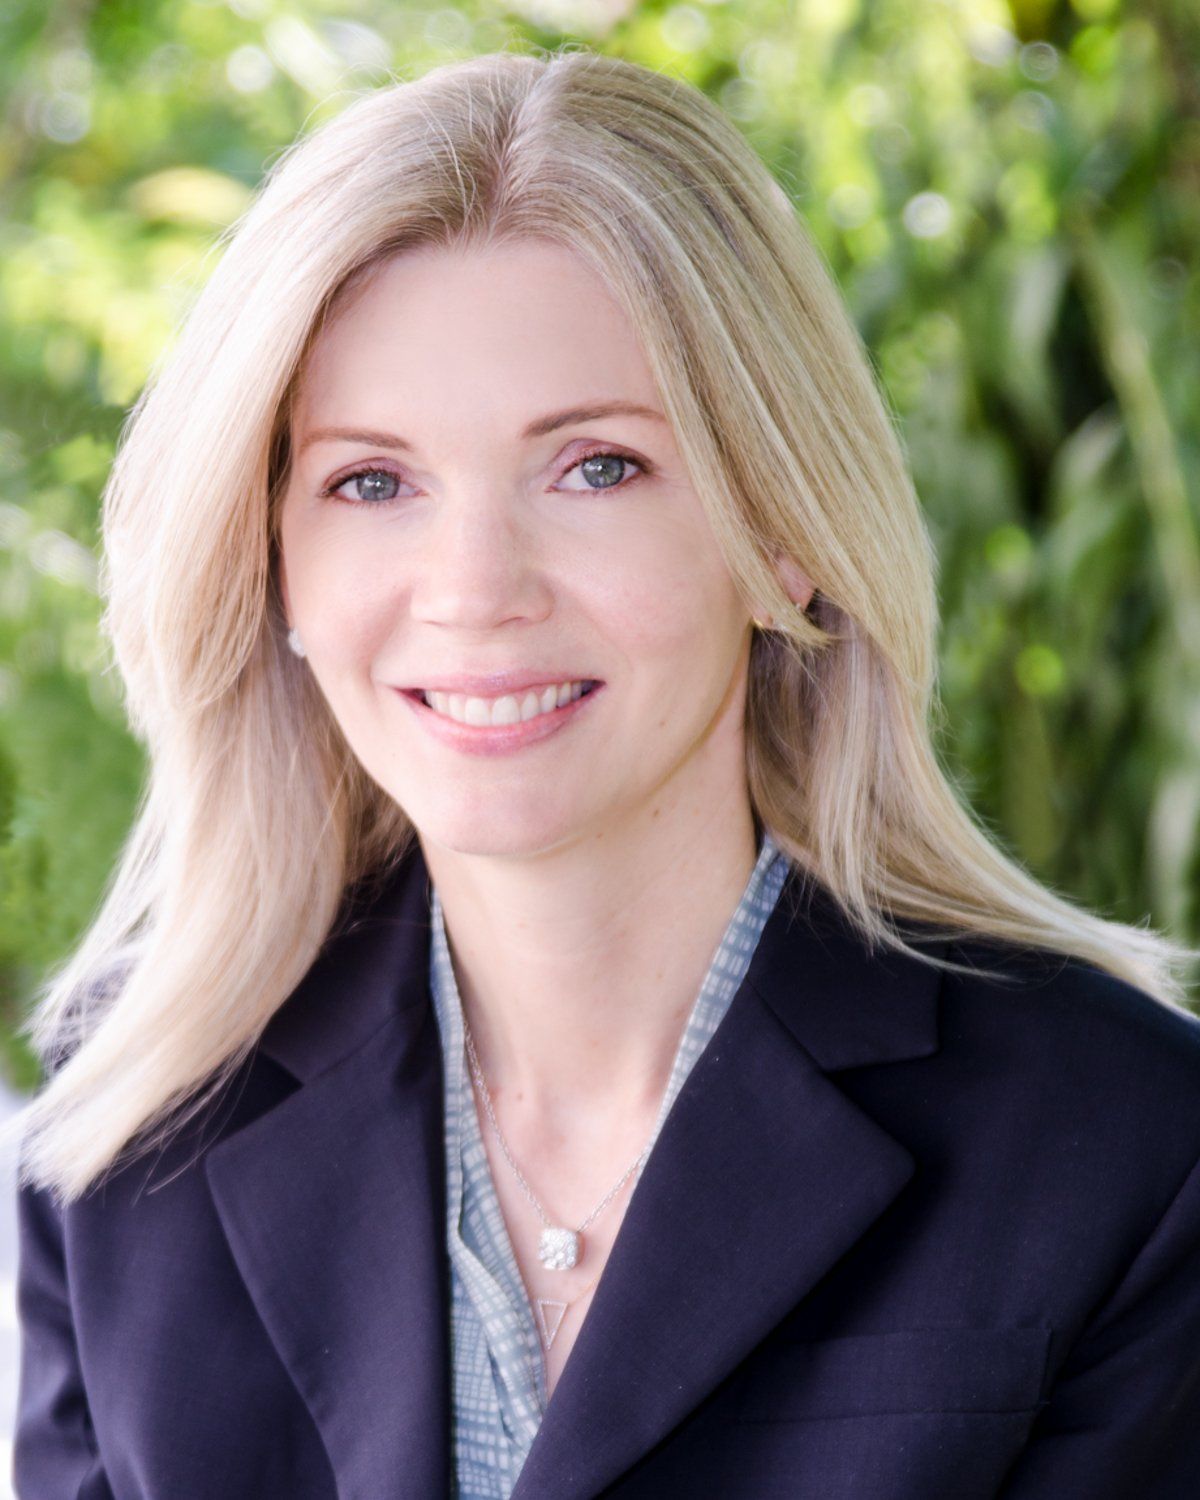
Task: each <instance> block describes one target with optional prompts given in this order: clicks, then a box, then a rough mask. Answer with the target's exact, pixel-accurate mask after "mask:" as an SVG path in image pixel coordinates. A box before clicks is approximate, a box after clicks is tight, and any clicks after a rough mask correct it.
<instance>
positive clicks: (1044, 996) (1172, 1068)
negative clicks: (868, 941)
mask: <svg viewBox="0 0 1200 1500" xmlns="http://www.w3.org/2000/svg"><path fill="white" fill-rule="evenodd" d="M946 957H947V958H948V959H949V961H950V962H951V963H954V964H958V965H963V966H965V969H966V972H959V971H952V970H947V971H946V973H945V978H944V982H943V986H942V1007H941V1009H942V1016H941V1020H942V1040H943V1045H944V1046H945V1047H946V1048H947V1049H949V1050H950V1051H951V1052H952V1053H960V1054H965V1055H967V1056H970V1057H972V1058H974V1059H975V1060H976V1061H977V1062H978V1063H979V1065H980V1066H984V1065H985V1064H984V1059H985V1057H986V1058H989V1059H990V1060H991V1063H990V1066H991V1067H993V1068H999V1069H1001V1070H1003V1071H1006V1072H1007V1073H1008V1075H1009V1076H1010V1077H1011V1078H1012V1079H1013V1080H1016V1081H1017V1082H1018V1085H1019V1086H1020V1085H1024V1086H1025V1087H1026V1088H1027V1089H1028V1091H1029V1092H1030V1094H1031V1095H1032V1094H1038V1095H1039V1096H1048V1097H1050V1098H1051V1099H1053V1101H1055V1104H1056V1106H1057V1108H1058V1110H1059V1111H1060V1112H1061V1113H1062V1114H1063V1115H1065V1116H1068V1117H1070V1116H1075V1117H1077V1118H1080V1119H1092V1120H1094V1119H1096V1118H1097V1117H1098V1116H1100V1115H1106V1116H1107V1117H1108V1118H1109V1119H1110V1120H1113V1119H1115V1120H1117V1121H1118V1122H1120V1123H1122V1124H1123V1125H1124V1126H1125V1127H1126V1129H1127V1130H1128V1131H1131V1132H1135V1133H1142V1132H1143V1131H1144V1132H1146V1133H1148V1134H1154V1133H1157V1132H1160V1131H1161V1132H1164V1133H1167V1134H1169V1135H1170V1136H1172V1137H1173V1138H1175V1139H1176V1140H1178V1141H1180V1142H1184V1141H1186V1142H1188V1143H1190V1149H1191V1150H1192V1151H1193V1155H1196V1154H1200V1017H1197V1016H1196V1015H1195V1014H1193V1013H1192V1012H1191V1011H1189V1010H1184V1009H1182V1008H1180V1007H1177V1006H1174V1005H1171V1004H1168V1003H1167V1002H1165V1001H1162V1000H1159V999H1157V998H1155V997H1154V996H1153V995H1151V994H1149V993H1148V992H1147V991H1145V990H1142V989H1139V988H1138V987H1137V986H1136V985H1134V984H1131V983H1129V982H1128V981H1126V980H1124V979H1120V978H1118V977H1117V976H1116V975H1114V974H1110V973H1109V972H1107V971H1106V970H1103V969H1100V968H1098V967H1096V966H1095V965H1093V964H1090V963H1087V962H1086V961H1084V960H1082V959H1079V958H1075V957H1072V956H1069V955H1066V954H1062V953H1049V952H1036V951H1030V950H1027V949H1019V948H1018V947H1017V946H1016V945H1015V944H1005V943H992V942H983V941H976V940H967V941H959V942H956V943H952V944H950V945H949V947H948V949H947V952H946ZM983 970H987V971H990V972H987V973H984V972H981V971H983Z"/></svg>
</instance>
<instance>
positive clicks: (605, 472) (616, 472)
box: [559, 448, 650, 495]
mask: <svg viewBox="0 0 1200 1500" xmlns="http://www.w3.org/2000/svg"><path fill="white" fill-rule="evenodd" d="M631 465H632V467H633V468H635V469H636V470H637V473H636V474H634V475H633V476H632V477H631V478H630V477H622V474H621V470H622V469H623V468H626V469H627V468H629V467H630V466H631ZM576 469H578V470H579V472H580V474H581V475H582V477H583V480H584V483H583V486H582V488H579V487H573V486H568V487H567V489H568V493H570V494H575V495H580V494H583V493H584V492H585V491H588V490H590V491H592V492H593V493H598V492H599V491H601V490H619V489H626V488H628V486H629V485H631V484H635V483H636V482H637V481H638V480H639V479H641V478H642V477H643V476H644V475H646V474H648V473H649V472H650V466H649V464H644V463H642V461H641V460H640V459H636V458H630V456H629V454H627V453H621V452H620V451H618V450H615V449H612V448H595V449H593V450H592V452H590V453H585V454H584V455H583V457H582V458H577V459H576V460H575V462H574V463H573V464H572V465H571V467H570V468H569V469H567V470H566V472H565V473H564V474H563V476H562V479H565V478H566V477H567V474H573V473H574V472H575V471H576ZM562 479H560V480H559V483H560V484H561V483H562ZM593 481H595V482H594V483H593Z"/></svg>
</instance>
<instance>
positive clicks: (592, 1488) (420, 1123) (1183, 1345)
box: [15, 844, 1200, 1500]
mask: <svg viewBox="0 0 1200 1500" xmlns="http://www.w3.org/2000/svg"><path fill="white" fill-rule="evenodd" d="M793 903H795V906H793ZM428 915H429V888H428V881H427V871H426V868H425V865H424V863H423V861H422V859H421V855H420V849H419V845H415V844H414V846H413V850H412V852H411V853H410V854H409V855H408V856H406V858H405V860H404V861H403V863H402V865H401V866H400V870H399V873H398V875H397V876H396V877H394V878H393V879H392V880H391V881H389V882H388V883H386V884H385V885H383V886H381V887H378V888H377V889H376V890H375V891H374V893H373V894H372V895H371V897H370V900H369V901H367V900H365V899H364V898H363V897H362V896H361V893H360V894H359V896H358V897H357V898H355V899H352V900H348V902H347V905H346V906H345V907H344V909H343V919H342V920H341V921H340V922H339V924H338V929H337V931H335V933H334V934H333V935H332V936H331V938H330V940H329V941H328V942H327V943H326V944H325V946H324V947H323V949H322V952H321V954H320V956H319V957H318V959H317V961H316V962H315V964H314V965H313V967H312V968H311V970H310V971H309V973H308V975H307V976H306V977H305V979H304V980H303V981H302V983H301V984H300V985H299V986H298V988H297V989H296V991H295V992H294V993H293V995H291V996H290V997H289V998H288V1000H287V1001H286V1003H285V1004H284V1005H283V1006H282V1007H281V1008H280V1010H279V1011H278V1012H277V1013H276V1015H275V1017H274V1018H273V1019H272V1021H271V1023H270V1025H269V1027H268V1028H267V1030H266V1032H265V1033H264V1035H263V1037H262V1039H261V1041H260V1043H259V1045H258V1047H257V1048H256V1050H255V1053H254V1054H253V1055H252V1056H251V1057H250V1058H249V1059H247V1062H246V1064H245V1065H244V1066H243V1068H242V1069H241V1071H240V1072H239V1074H238V1075H237V1077H236V1079H235V1080H234V1085H233V1086H232V1087H231V1088H229V1089H228V1090H227V1091H226V1092H225V1093H223V1094H222V1095H221V1097H220V1099H219V1101H217V1103H216V1104H215V1105H214V1106H212V1107H211V1108H209V1109H208V1110H207V1111H202V1112H200V1113H199V1114H198V1115H197V1116H196V1117H195V1120H194V1121H193V1122H189V1125H188V1126H187V1127H186V1128H185V1130H184V1131H183V1132H181V1133H180V1134H179V1135H178V1136H176V1137H175V1139H174V1140H173V1141H172V1142H171V1143H170V1144H169V1145H168V1147H167V1148H166V1149H165V1150H164V1151H163V1152H162V1153H161V1154H160V1155H159V1156H157V1157H142V1158H141V1159H140V1160H139V1161H137V1162H133V1163H127V1164H126V1165H124V1166H123V1167H122V1169H121V1170H120V1171H118V1172H116V1173H114V1174H113V1175H111V1176H110V1177H109V1179H108V1180H107V1181H106V1182H104V1183H103V1184H101V1185H100V1186H99V1187H98V1188H96V1189H94V1190H93V1191H92V1192H91V1193H89V1194H88V1195H86V1196H85V1197H84V1198H82V1199H81V1200H80V1201H78V1202H77V1203H75V1204H73V1205H71V1206H69V1207H67V1208H66V1210H65V1211H60V1210H59V1209H58V1208H56V1206H55V1205H54V1202H53V1200H52V1198H51V1197H50V1196H49V1195H48V1194H46V1193H44V1192H42V1191H34V1190H30V1189H23V1190H21V1192H20V1194H19V1216H20V1266H19V1286H18V1293H19V1307H20V1317H21V1321H22V1331H23V1344H22V1362H21V1371H20V1382H19V1385H20V1393H19V1408H18V1413H17V1426H16V1434H15V1480H16V1487H17V1492H18V1495H19V1496H20V1497H22V1500H109V1497H115V1500H440V1497H444V1496H446V1495H447V1493H448V1476H449V1472H450V1431H449V1428H450V1410H451V1408H450V1370H449V1328H448V1321H449V1319H448V1300H449V1298H448V1260H447V1255H446V1248H445V1239H444V1235H445V1222H444V1161H443V1136H442V1070H441V1050H440V1041H439V1035H438V1030H437V1025H436V1020H435V1017H434V1013H433V1009H432V1004H431V1001H430V998H429V992H428V986H427V980H428V953H429V926H428ZM908 931H909V932H910V934H915V935H917V936H919V933H918V930H917V928H916V927H915V926H914V925H911V924H910V925H909V927H908ZM923 931H924V932H925V933H926V934H928V932H929V931H930V929H923ZM923 941H925V942H926V944H927V946H928V949H929V951H937V952H939V953H941V954H943V955H946V954H949V956H950V957H952V958H953V959H955V960H956V961H958V962H972V961H973V962H974V963H975V964H979V963H981V962H992V963H997V962H999V963H1001V964H1002V965H1003V968H1004V973H1005V976H1006V977H1005V979H1004V981H1003V982H997V981H995V980H985V979H983V978H981V977H979V976H978V975H975V974H970V975H961V974H952V973H949V974H948V973H946V972H945V971H939V970H937V969H935V968H933V967H931V966H929V965H927V964H923V963H921V962H919V961H917V960H913V959H908V958H905V957H901V956H897V955H895V954H888V955H885V954H883V953H882V952H879V951H877V952H876V953H875V954H874V955H872V954H870V953H869V952H868V951H867V950H866V949H865V947H864V946H863V944H862V943H861V941H860V940H859V939H858V938H857V937H856V936H855V935H854V934H853V932H852V930H851V929H850V928H849V927H848V926H847V925H846V923H845V922H844V921H843V920H842V919H841V918H840V916H839V915H838V912H837V910H836V908H835V906H834V904H833V902H832V901H831V900H830V898H829V896H828V894H827V893H826V892H824V891H822V889H821V888H820V887H819V886H817V885H814V884H813V883H811V882H807V883H806V882H804V881H802V880H801V879H800V878H799V876H797V875H796V874H795V872H793V873H792V874H790V875H789V878H788V881H787V884H786V885H785V888H784V890H783V893H782V895H781V897H780V900H779V903H778V905H777V906H776V908H775V910H774V912H773V914H772V916H771V917H770V919H769V921H768V923H767V925H766V927H765V929H764V931H763V934H762V937H761V939H760V942H759V945H758V948H757V949H756V951H755V953H754V957H753V961H752V963H751V965H750V968H749V972H748V973H747V975H746V978H745V981H744V982H743V984H742V985H741V987H740V989H739V990H738V992H737V995H736V997H735V999H734V1001H733V1003H732V1005H731V1007H730V1008H729V1011H728V1012H727V1014H726V1016H725V1017H724V1019H723V1021H722V1024H721V1026H720V1029H719V1030H718V1031H717V1033H716V1034H715V1035H714V1036H713V1038H712V1039H711V1041H710V1042H709V1044H708V1046H707V1048H706V1049H705V1051H704V1052H703V1053H702V1055H701V1056H700V1058H699V1060H698V1061H697V1062H696V1064H695V1066H694V1068H693V1070H692V1072H691V1073H690V1075H689V1077H688V1079H687V1082H686V1084H685V1086H684V1088H683V1090H682V1092H681V1093H680V1095H679V1096H678V1099H677V1101H676V1103H675V1106H674V1108H673V1110H672V1111H671V1114H670V1116H669V1117H668V1119H667V1120H666V1122H665V1125H664V1127H663V1129H662V1132H661V1134H660V1136H659V1138H658V1141H657V1143H656V1146H655V1149H654V1151H653V1153H652V1155H651V1157H650V1159H649V1161H648V1163H647V1165H646V1167H645V1170H644V1172H643V1175H642V1177H641V1180H640V1181H639V1183H638V1185H637V1187H636V1190H635V1191H634V1193H633V1195H632V1197H631V1199H630V1202H629V1205H628V1208H627V1210H626V1214H625V1218H624V1220H623V1222H622V1224H621V1227H620V1232H619V1234H618V1236H617V1239H616V1243H615V1245H614V1246H613V1249H612V1252H611V1255H610V1258H609V1261H608V1264H607V1266H606V1268H605V1271H604V1275H603V1277H602V1279H601V1281H600V1283H599V1285H598V1287H597V1289H596V1292H595V1295H594V1299H593V1302H592V1306H591V1308H590V1309H589V1311H588V1313H587V1316H586V1319H585V1321H584V1323H583V1325H582V1327H581V1331H580V1333H579V1336H578V1339H577V1341H576V1343H575V1346H574V1348H573V1350H572V1352H571V1355H570V1357H569V1360H568V1362H567V1365H566V1367H565V1369H564V1371H563V1374H562V1376H561V1379H560V1381H559V1384H558V1385H557V1387H556V1389H555V1391H554V1395H553V1398H552V1400H551V1401H550V1403H549V1406H548V1408H547V1411H546V1414H545V1417H544V1420H543V1422H542V1425H541V1427H540V1429H539V1431H538V1435H537V1438H536V1441H535V1442H534V1444H533V1447H532V1450H531V1451H530V1454H529V1457H528V1460H527V1462H526V1464H525V1466H524V1468H523V1470H522V1472H521V1475H520V1478H519V1480H518V1483H517V1486H516V1489H515V1491H514V1496H513V1500H597V1497H600V1496H604V1497H612V1500H672V1497H680V1500H683V1497H687V1500H709V1497H713V1500H984V1497H997V1496H998V1497H1003V1500H1195V1497H1196V1496H1197V1495H1200V1171H1198V1170H1197V1165H1196V1164H1197V1158H1198V1156H1200V1021H1197V1020H1195V1019H1193V1018H1190V1017H1188V1016H1186V1015H1184V1014H1183V1013H1181V1012H1178V1011H1175V1010H1172V1009H1170V1008H1168V1007H1166V1006H1163V1005H1161V1004H1159V1003H1158V1002H1156V1001H1154V1000H1152V999H1151V998H1149V997H1148V996H1147V995H1145V994H1144V993H1142V992H1141V991H1139V990H1137V989H1135V988H1133V987H1131V986H1130V985H1128V984H1125V983H1122V982H1121V981H1119V980H1117V979H1114V978H1112V977H1109V976H1107V975H1105V974H1103V973H1101V972H1100V971H1099V970H1096V969H1093V968H1091V967H1090V966H1088V965H1086V964H1082V963H1080V962H1078V961H1076V960H1069V961H1068V960H1065V959H1063V958H1062V957H1054V956H1050V957H1046V956H1045V955H1042V956H1038V955H1036V954H1032V953H1025V954H1022V953H1019V952H1018V951H1017V950H1016V949H1015V948H1013V947H1009V946H1006V947H993V946H991V945H987V944H981V943H963V944H954V945H948V944H944V943H934V942H932V940H931V939H929V937H928V936H926V937H925V938H924V939H923ZM951 948H952V949H953V951H951Z"/></svg>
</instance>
